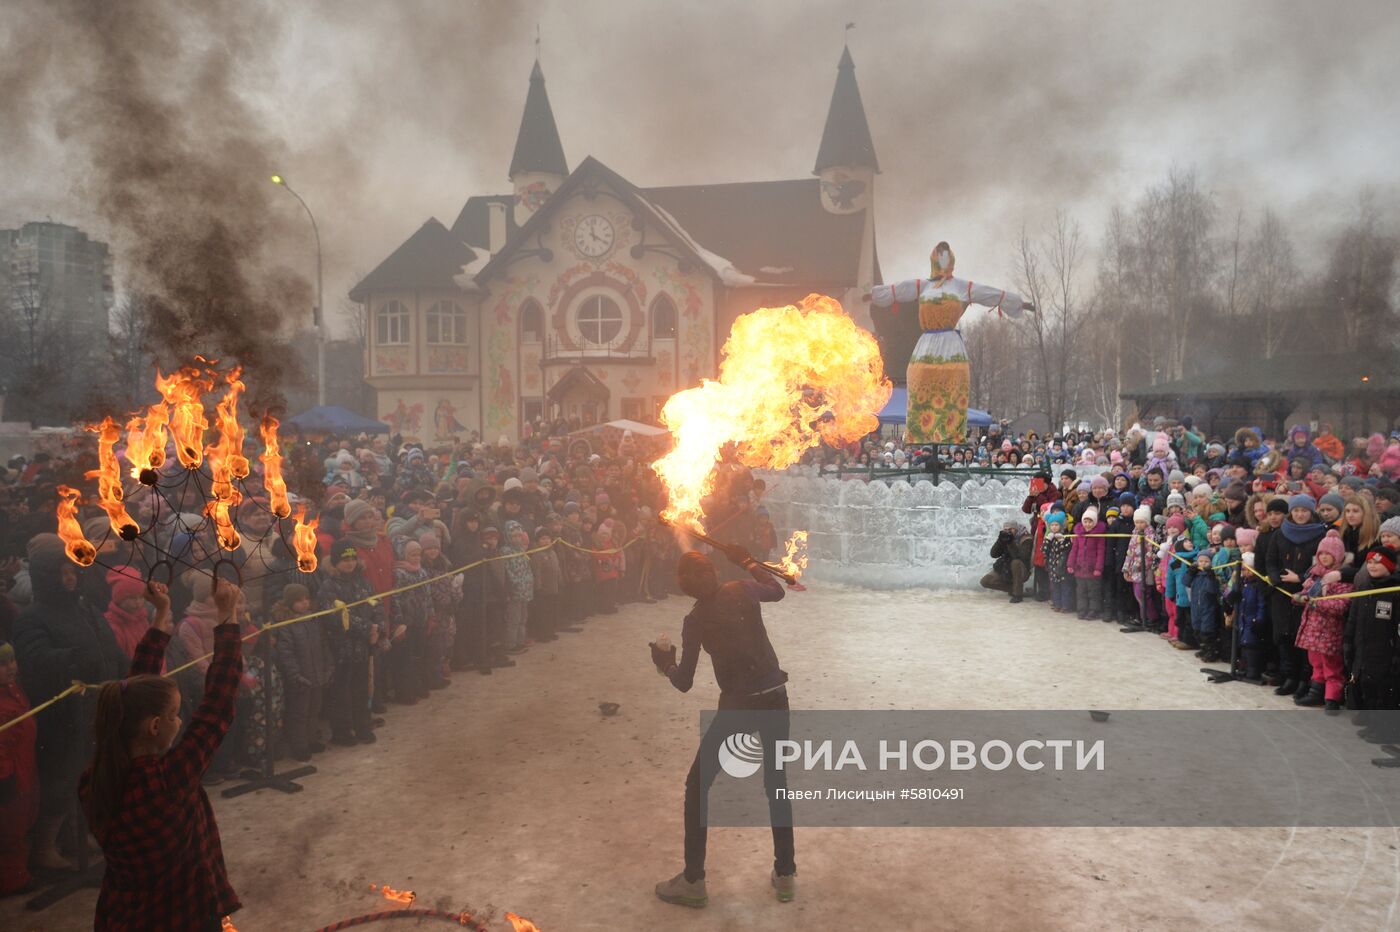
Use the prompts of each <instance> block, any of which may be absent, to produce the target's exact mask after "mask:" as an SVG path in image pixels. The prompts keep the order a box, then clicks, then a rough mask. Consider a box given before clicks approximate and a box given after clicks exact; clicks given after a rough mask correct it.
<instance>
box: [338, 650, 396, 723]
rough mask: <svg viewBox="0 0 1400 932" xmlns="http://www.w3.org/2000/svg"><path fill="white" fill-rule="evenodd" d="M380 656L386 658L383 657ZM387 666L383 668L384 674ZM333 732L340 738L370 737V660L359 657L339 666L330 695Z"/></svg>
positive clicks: (343, 662)
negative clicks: (351, 736)
mask: <svg viewBox="0 0 1400 932" xmlns="http://www.w3.org/2000/svg"><path fill="white" fill-rule="evenodd" d="M379 656H381V657H382V656H384V655H383V654H380V655H379ZM382 667H383V665H382V664H381V671H382ZM326 701H327V702H328V703H329V704H330V708H328V709H327V710H326V712H327V717H328V718H329V719H330V720H331V730H332V731H333V732H335V734H336V736H337V737H342V738H345V737H349V736H350V735H352V734H354V735H356V736H357V737H358V736H361V735H367V734H369V733H370V730H371V729H370V723H369V657H368V656H364V657H355V658H353V659H350V660H343V661H341V662H339V663H337V664H336V665H335V674H334V675H333V676H332V677H331V685H330V688H329V691H328V692H327V694H326Z"/></svg>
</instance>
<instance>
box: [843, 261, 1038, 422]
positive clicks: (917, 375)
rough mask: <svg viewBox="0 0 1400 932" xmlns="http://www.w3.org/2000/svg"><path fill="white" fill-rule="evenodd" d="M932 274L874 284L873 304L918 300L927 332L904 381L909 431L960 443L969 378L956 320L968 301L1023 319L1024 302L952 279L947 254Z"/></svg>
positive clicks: (1015, 296)
mask: <svg viewBox="0 0 1400 932" xmlns="http://www.w3.org/2000/svg"><path fill="white" fill-rule="evenodd" d="M933 273H934V276H935V277H934V278H910V279H906V280H904V281H902V282H895V283H894V284H892V285H875V286H874V287H872V288H871V289H870V302H871V304H873V305H875V306H876V307H889V306H891V305H898V304H900V303H903V302H908V301H913V300H914V299H915V298H918V299H919V326H920V327H921V328H922V329H923V331H924V332H923V336H921V337H919V342H918V343H916V344H915V345H914V355H913V356H912V357H910V359H909V367H908V369H907V370H906V372H905V380H906V385H907V389H908V393H909V408H908V414H907V416H906V421H905V435H906V437H907V439H908V440H909V441H910V442H913V443H962V442H963V441H964V440H965V439H966V437H967V402H968V387H969V383H970V376H969V372H968V367H967V347H966V346H965V345H964V344H963V339H962V334H961V333H959V332H958V330H957V326H958V321H959V320H961V319H962V315H963V312H964V311H966V310H967V306H968V305H969V304H980V305H983V306H985V307H988V308H991V309H992V310H994V311H996V312H997V313H999V314H1003V315H1005V316H1007V317H1012V318H1016V317H1020V316H1021V311H1022V309H1023V308H1026V307H1027V304H1026V301H1025V300H1024V299H1023V298H1022V297H1021V296H1020V295H1018V294H1015V293H1014V292H1010V291H1007V290H1006V289H1004V288H993V287H991V286H989V285H979V284H977V283H976V282H971V281H968V280H967V279H964V278H954V277H953V274H952V273H953V257H952V253H951V252H950V253H948V254H947V256H946V259H945V262H944V264H943V266H942V268H940V266H939V262H938V259H937V252H936V251H935V258H934V261H933Z"/></svg>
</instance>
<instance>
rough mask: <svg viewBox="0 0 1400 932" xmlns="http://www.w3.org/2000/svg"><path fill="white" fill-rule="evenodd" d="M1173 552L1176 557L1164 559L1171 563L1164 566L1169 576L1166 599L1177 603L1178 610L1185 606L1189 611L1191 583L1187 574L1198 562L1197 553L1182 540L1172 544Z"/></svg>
mask: <svg viewBox="0 0 1400 932" xmlns="http://www.w3.org/2000/svg"><path fill="white" fill-rule="evenodd" d="M1171 552H1172V553H1175V554H1176V556H1175V557H1171V556H1164V557H1163V558H1162V559H1163V560H1168V561H1170V562H1169V563H1165V564H1164V565H1165V567H1166V574H1167V588H1166V597H1167V599H1168V600H1170V601H1172V602H1175V603H1176V605H1177V607H1178V608H1180V607H1182V606H1185V607H1187V608H1188V609H1189V608H1190V607H1191V583H1190V580H1188V579H1187V577H1186V574H1187V572H1189V571H1190V570H1191V569H1193V566H1192V564H1193V563H1195V561H1196V552H1195V551H1194V550H1193V549H1191V545H1190V543H1189V542H1188V541H1185V540H1182V539H1181V538H1178V539H1177V540H1176V541H1175V542H1174V543H1173V544H1172V547H1171ZM1178 558H1179V559H1178Z"/></svg>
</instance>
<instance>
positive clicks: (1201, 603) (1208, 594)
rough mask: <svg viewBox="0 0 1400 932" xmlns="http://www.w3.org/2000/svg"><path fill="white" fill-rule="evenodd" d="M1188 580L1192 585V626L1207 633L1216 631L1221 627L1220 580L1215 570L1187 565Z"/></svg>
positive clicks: (1190, 585)
mask: <svg viewBox="0 0 1400 932" xmlns="http://www.w3.org/2000/svg"><path fill="white" fill-rule="evenodd" d="M1186 582H1187V585H1188V586H1189V587H1190V589H1189V591H1190V597H1191V627H1192V628H1195V629H1196V630H1197V631H1199V632H1202V633H1206V634H1209V633H1211V632H1214V631H1215V630H1216V629H1218V628H1219V627H1220V580H1218V579H1216V578H1215V571H1214V570H1205V571H1201V570H1199V569H1197V568H1196V567H1194V566H1192V567H1187V568H1186Z"/></svg>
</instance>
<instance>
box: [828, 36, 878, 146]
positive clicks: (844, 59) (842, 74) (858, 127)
mask: <svg viewBox="0 0 1400 932" xmlns="http://www.w3.org/2000/svg"><path fill="white" fill-rule="evenodd" d="M834 166H847V167H852V168H854V167H862V168H873V169H875V171H877V172H878V171H879V170H880V162H879V160H878V159H876V158H875V143H874V142H872V141H871V139H870V125H869V124H868V123H866V121H865V107H863V106H861V102H860V88H859V87H858V86H857V85H856V63H855V62H854V61H852V60H851V50H850V49H849V48H845V49H842V50H841V64H840V65H838V66H837V68H836V88H835V90H833V91H832V92H831V108H830V109H829V110H828V111H827V114H826V128H825V129H823V130H822V144H821V148H819V149H818V150H817V166H816V168H813V169H812V174H817V173H818V172H820V171H822V170H824V169H827V168H832V167H834Z"/></svg>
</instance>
